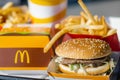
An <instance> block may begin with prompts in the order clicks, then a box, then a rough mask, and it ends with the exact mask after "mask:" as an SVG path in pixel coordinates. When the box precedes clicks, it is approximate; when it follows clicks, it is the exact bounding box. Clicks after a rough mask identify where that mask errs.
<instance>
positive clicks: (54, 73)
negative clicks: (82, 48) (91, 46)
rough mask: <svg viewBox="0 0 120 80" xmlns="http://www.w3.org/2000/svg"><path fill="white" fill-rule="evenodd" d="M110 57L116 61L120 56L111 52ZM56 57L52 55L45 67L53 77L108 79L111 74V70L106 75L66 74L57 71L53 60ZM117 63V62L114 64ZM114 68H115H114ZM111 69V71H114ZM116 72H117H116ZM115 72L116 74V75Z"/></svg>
mask: <svg viewBox="0 0 120 80" xmlns="http://www.w3.org/2000/svg"><path fill="white" fill-rule="evenodd" d="M111 57H112V58H113V59H114V61H115V62H117V63H118V60H119V58H120V54H119V53H113V54H112V55H111ZM55 59H56V57H54V58H53V59H52V60H51V62H50V63H49V65H48V69H47V72H48V74H49V75H50V76H52V77H53V78H55V79H56V78H57V77H58V78H61V79H62V78H67V79H73V80H75V79H92V80H109V79H110V76H111V75H113V74H112V72H111V73H110V74H109V75H106V76H91V75H88V76H82V75H79V74H66V73H60V72H59V71H58V65H56V63H55V61H54V60H55ZM116 65H117V64H116ZM114 70H115V69H114ZM114 70H113V71H114ZM117 74H118V73H117ZM117 74H116V75H117Z"/></svg>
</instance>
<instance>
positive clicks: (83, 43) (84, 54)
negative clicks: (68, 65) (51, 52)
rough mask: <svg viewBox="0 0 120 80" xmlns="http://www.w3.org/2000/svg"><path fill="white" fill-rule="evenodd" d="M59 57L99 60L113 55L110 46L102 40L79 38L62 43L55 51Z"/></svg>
mask: <svg viewBox="0 0 120 80" xmlns="http://www.w3.org/2000/svg"><path fill="white" fill-rule="evenodd" d="M55 52H56V54H57V55H58V56H60V57H64V58H72V59H97V58H102V57H105V56H108V55H110V54H111V48H110V46H109V44H108V43H107V42H105V41H103V40H100V39H91V38H81V39H80V38H78V39H70V40H67V41H66V42H63V43H61V44H60V45H58V46H57V47H56V49H55Z"/></svg>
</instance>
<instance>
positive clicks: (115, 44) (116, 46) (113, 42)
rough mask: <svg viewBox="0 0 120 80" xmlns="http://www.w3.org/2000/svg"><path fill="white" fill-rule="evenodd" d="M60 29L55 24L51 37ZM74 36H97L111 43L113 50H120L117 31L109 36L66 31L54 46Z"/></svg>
mask: <svg viewBox="0 0 120 80" xmlns="http://www.w3.org/2000/svg"><path fill="white" fill-rule="evenodd" d="M58 31H59V30H57V29H55V28H54V26H53V27H52V28H51V38H53V37H54V35H55V34H56V33H57V32H58ZM73 38H95V39H101V40H104V41H106V42H108V43H109V45H110V47H111V48H112V51H120V42H119V40H118V36H117V33H115V34H113V35H111V36H107V37H102V36H97V35H85V34H71V33H66V34H64V35H63V36H61V37H60V38H59V39H58V40H57V41H56V42H55V44H54V45H53V47H54V48H56V47H57V45H58V44H60V43H61V42H62V41H66V40H69V39H73Z"/></svg>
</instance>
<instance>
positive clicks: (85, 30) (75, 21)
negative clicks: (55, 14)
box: [44, 0, 116, 53]
mask: <svg viewBox="0 0 120 80" xmlns="http://www.w3.org/2000/svg"><path fill="white" fill-rule="evenodd" d="M78 3H79V4H80V6H81V7H82V9H83V10H84V12H80V16H69V17H67V18H65V19H64V20H63V21H61V22H60V23H58V24H56V25H55V28H56V29H59V30H60V31H59V32H58V33H57V34H56V35H55V36H54V37H53V38H52V39H51V41H50V42H49V43H48V44H47V45H46V47H45V48H44V52H45V53H46V52H47V51H48V50H49V49H50V48H51V47H52V45H53V44H54V43H55V42H56V40H57V39H59V38H60V37H61V36H62V35H64V34H66V33H70V34H85V35H95V36H101V37H103V38H104V37H107V36H110V35H113V34H114V33H116V29H111V28H110V27H109V25H108V24H107V22H106V21H105V17H104V16H102V17H100V18H99V17H98V16H97V15H94V16H93V15H92V14H91V13H90V11H89V10H88V8H87V7H86V5H85V4H84V3H83V1H82V0H78Z"/></svg>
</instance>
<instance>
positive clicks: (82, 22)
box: [81, 16, 85, 25]
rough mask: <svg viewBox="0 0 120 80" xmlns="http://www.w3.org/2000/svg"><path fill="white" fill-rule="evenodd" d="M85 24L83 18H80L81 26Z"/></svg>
mask: <svg viewBox="0 0 120 80" xmlns="http://www.w3.org/2000/svg"><path fill="white" fill-rule="evenodd" d="M84 24H85V18H84V17H82V16H81V25H84Z"/></svg>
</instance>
